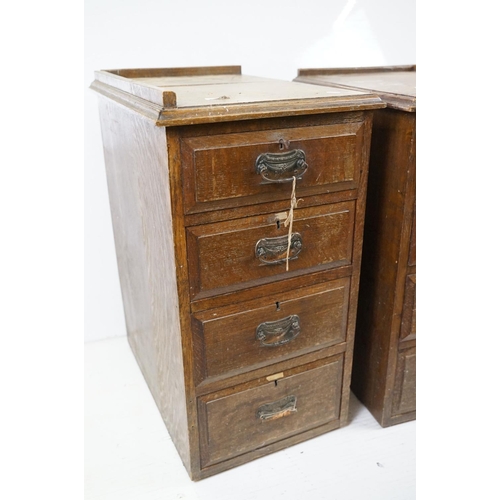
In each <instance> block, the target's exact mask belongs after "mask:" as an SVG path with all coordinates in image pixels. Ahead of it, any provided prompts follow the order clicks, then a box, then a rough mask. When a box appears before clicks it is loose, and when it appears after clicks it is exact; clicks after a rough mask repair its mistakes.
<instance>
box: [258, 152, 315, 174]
mask: <svg viewBox="0 0 500 500" xmlns="http://www.w3.org/2000/svg"><path fill="white" fill-rule="evenodd" d="M255 170H256V172H257V173H258V174H260V175H261V176H262V178H263V179H264V180H265V181H266V182H292V180H293V178H294V177H295V178H296V179H300V178H301V177H302V176H303V175H304V173H305V171H306V170H307V163H306V154H305V153H304V151H302V149H294V150H292V151H286V152H285V153H263V154H261V155H259V156H258V157H257V160H256V161H255Z"/></svg>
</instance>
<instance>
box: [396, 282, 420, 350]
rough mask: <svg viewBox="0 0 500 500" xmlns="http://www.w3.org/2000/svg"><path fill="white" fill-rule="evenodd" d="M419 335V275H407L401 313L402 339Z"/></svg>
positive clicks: (411, 338) (409, 338) (410, 338)
mask: <svg viewBox="0 0 500 500" xmlns="http://www.w3.org/2000/svg"><path fill="white" fill-rule="evenodd" d="M416 337H417V276H416V274H409V275H408V276H407V277H406V285H405V295H404V301H403V313H402V315H401V330H400V339H401V340H405V341H406V340H413V339H415V338H416Z"/></svg>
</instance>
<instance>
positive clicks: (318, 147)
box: [181, 121, 363, 213]
mask: <svg viewBox="0 0 500 500" xmlns="http://www.w3.org/2000/svg"><path fill="white" fill-rule="evenodd" d="M362 129H363V122H362V121H358V122H354V123H337V124H331V125H319V126H307V127H295V128H281V129H273V130H264V131H247V132H241V133H226V134H217V135H203V136H195V137H182V138H181V155H182V160H183V165H184V168H183V183H184V186H185V193H184V207H185V211H186V213H195V212H203V211H206V210H215V209H221V208H228V207H234V206H241V205H249V204H253V203H262V202H266V201H271V200H272V201H276V200H280V199H287V198H289V197H290V182H291V180H292V176H293V175H295V176H296V177H298V178H299V181H298V187H299V188H300V195H301V196H306V195H313V194H319V193H323V192H331V191H338V190H345V189H353V188H355V187H357V184H358V180H359V163H360V156H361V151H362V142H361V136H362Z"/></svg>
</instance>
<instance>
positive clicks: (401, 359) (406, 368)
mask: <svg viewBox="0 0 500 500" xmlns="http://www.w3.org/2000/svg"><path fill="white" fill-rule="evenodd" d="M416 387H417V354H416V348H415V347H412V348H411V349H404V350H402V351H400V352H399V354H398V362H397V365H396V380H395V383H394V397H393V400H392V413H393V415H394V416H396V415H400V414H402V413H408V412H412V411H415V410H416V406H417V404H416Z"/></svg>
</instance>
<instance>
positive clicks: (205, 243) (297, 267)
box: [187, 201, 355, 298]
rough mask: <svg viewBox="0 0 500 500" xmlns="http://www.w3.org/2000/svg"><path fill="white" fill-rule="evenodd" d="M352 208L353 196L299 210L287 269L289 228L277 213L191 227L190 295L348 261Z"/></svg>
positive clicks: (216, 292) (209, 293) (324, 267)
mask: <svg viewBox="0 0 500 500" xmlns="http://www.w3.org/2000/svg"><path fill="white" fill-rule="evenodd" d="M354 211H355V202H354V201H348V202H342V203H336V204H332V205H323V206H320V207H312V208H305V209H302V210H300V209H299V210H295V211H294V221H293V235H292V241H291V249H290V260H289V271H288V272H287V271H286V251H287V246H288V229H287V228H285V227H284V224H282V223H281V224H278V222H279V219H278V218H277V214H267V215H261V216H256V217H247V218H245V219H239V220H236V221H227V222H220V223H214V224H206V225H202V226H195V227H191V228H188V229H187V241H188V257H189V261H190V268H189V284H190V291H191V295H192V296H193V297H195V298H202V297H205V296H209V295H215V294H218V293H224V292H226V291H229V288H228V287H231V289H235V288H236V289H237V287H238V286H240V287H241V286H243V285H244V286H252V285H257V284H261V283H265V282H269V281H272V280H275V279H280V278H284V277H286V276H287V275H290V276H292V275H297V274H298V273H300V272H312V271H314V270H317V269H320V268H321V269H326V268H330V267H337V266H342V265H347V264H349V263H350V262H351V253H352V239H353V226H354ZM278 226H279V227H278Z"/></svg>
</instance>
